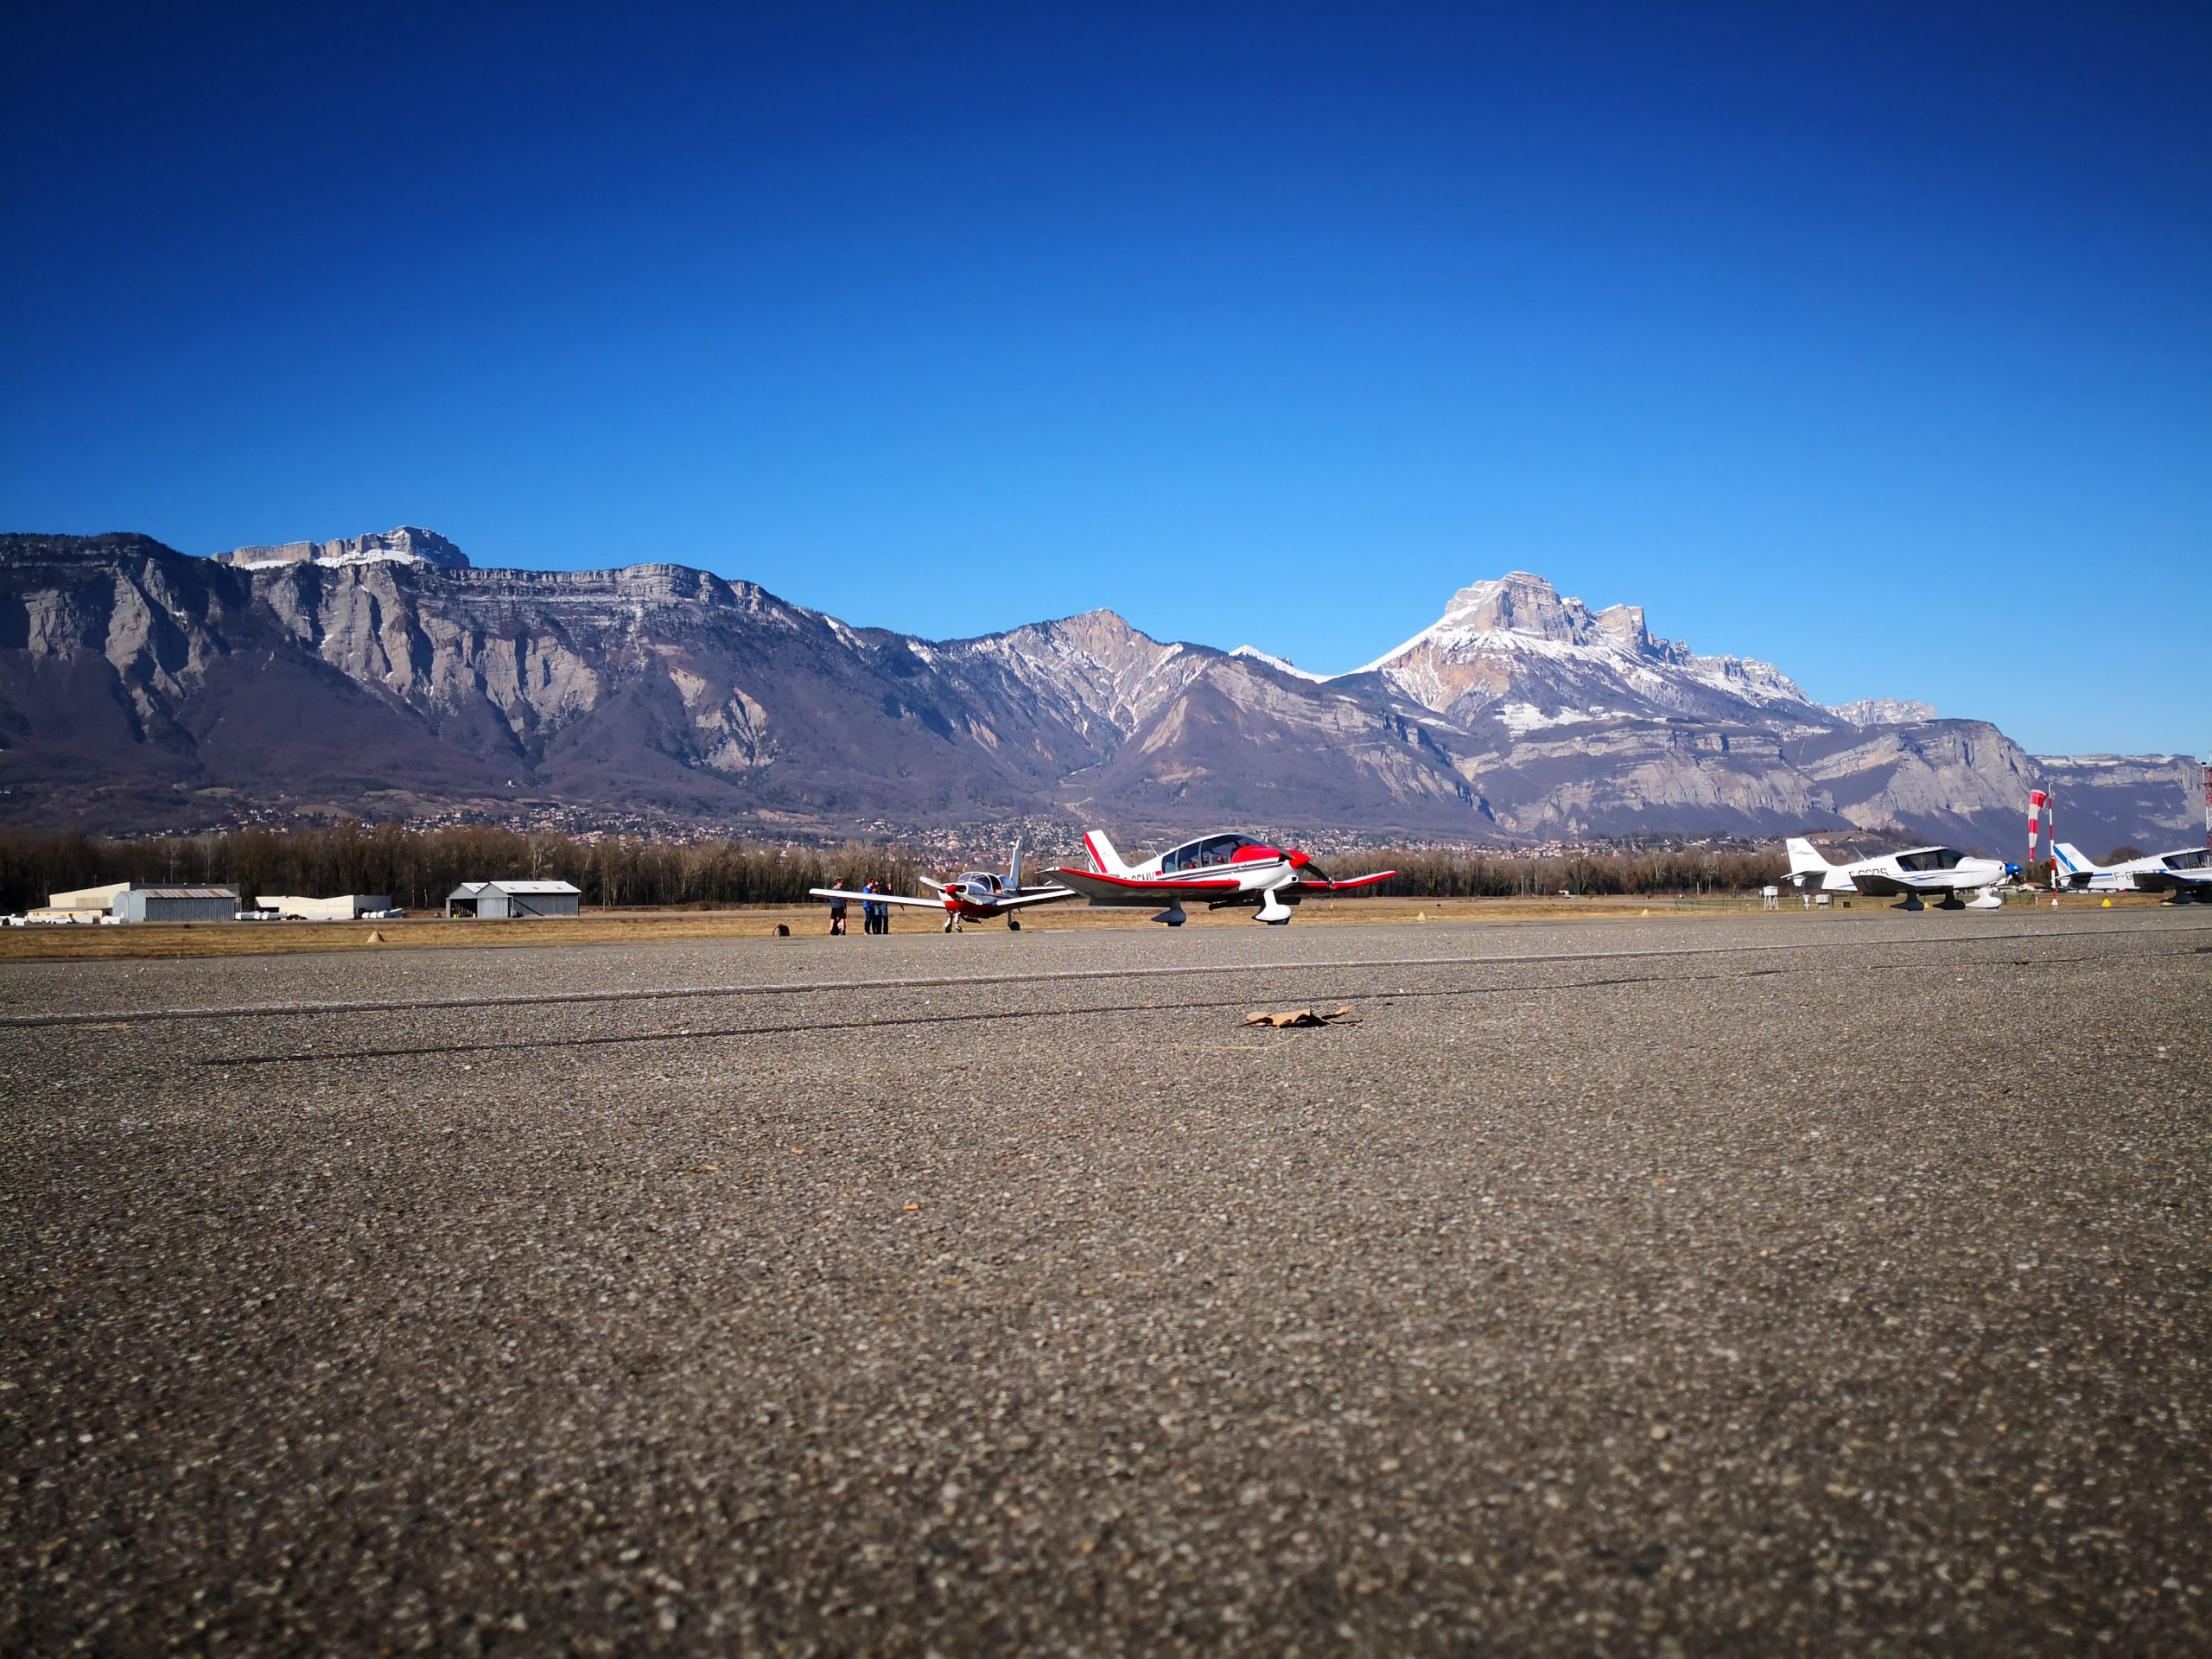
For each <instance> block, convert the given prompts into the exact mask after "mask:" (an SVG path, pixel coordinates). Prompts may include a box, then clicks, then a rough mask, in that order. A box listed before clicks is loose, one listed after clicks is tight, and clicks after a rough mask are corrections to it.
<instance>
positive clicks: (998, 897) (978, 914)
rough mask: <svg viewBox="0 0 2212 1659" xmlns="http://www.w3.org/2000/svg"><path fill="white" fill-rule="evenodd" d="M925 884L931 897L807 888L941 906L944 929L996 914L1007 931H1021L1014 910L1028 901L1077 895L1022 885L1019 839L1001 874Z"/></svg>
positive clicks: (972, 873) (872, 901)
mask: <svg viewBox="0 0 2212 1659" xmlns="http://www.w3.org/2000/svg"><path fill="white" fill-rule="evenodd" d="M920 880H921V883H922V885H923V886H924V887H927V888H929V889H930V890H931V892H932V893H936V895H937V897H936V898H934V899H909V898H907V897H906V895H905V894H903V893H857V892H855V891H854V890H853V889H852V888H850V887H809V888H808V889H807V891H808V892H809V893H812V894H813V895H814V896H815V897H816V898H817V899H853V900H855V901H857V902H859V903H861V904H864V905H911V906H915V907H917V908H918V909H922V910H941V911H943V912H944V931H946V932H948V933H957V932H959V931H961V928H962V926H963V924H965V923H968V922H988V921H990V920H992V919H994V918H997V917H1000V916H1003V917H1005V918H1006V925H1007V931H1009V932H1013V933H1019V932H1020V931H1021V918H1020V917H1019V916H1017V915H1016V914H1014V912H1016V911H1018V910H1020V909H1022V908H1024V907H1025V906H1029V905H1049V904H1051V903H1052V900H1054V899H1072V898H1074V897H1075V896H1076V895H1075V894H1074V893H1071V892H1070V891H1069V890H1068V889H1067V888H1065V887H1023V886H1022V885H1021V843H1020V842H1018V841H1017V842H1014V858H1013V861H1012V863H1011V864H1010V866H1009V867H1008V868H1007V873H1006V874H1004V875H994V874H991V872H989V871H988V870H966V871H963V872H962V873H961V874H958V875H956V876H954V877H953V878H952V879H951V880H950V881H932V880H930V879H929V877H927V876H923V877H921V878H920Z"/></svg>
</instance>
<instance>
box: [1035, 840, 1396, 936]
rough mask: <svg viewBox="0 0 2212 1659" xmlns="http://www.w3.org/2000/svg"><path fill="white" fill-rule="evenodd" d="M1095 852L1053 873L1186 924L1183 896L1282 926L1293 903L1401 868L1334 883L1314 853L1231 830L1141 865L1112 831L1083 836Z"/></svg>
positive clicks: (1099, 895) (1112, 901) (1111, 902)
mask: <svg viewBox="0 0 2212 1659" xmlns="http://www.w3.org/2000/svg"><path fill="white" fill-rule="evenodd" d="M1083 844H1084V849H1085V850H1086V851H1087V852H1089V853H1090V868H1087V869H1073V868H1067V867H1065V866H1064V867H1062V868H1059V869H1056V870H1054V871H1053V872H1052V874H1053V875H1054V876H1055V877H1057V878H1058V880H1059V881H1060V883H1061V884H1062V885H1063V886H1065V887H1071V888H1073V889H1074V890H1075V891H1076V892H1077V893H1081V894H1082V895H1083V896H1084V898H1086V899H1090V902H1091V903H1092V904H1093V905H1094V906H1102V905H1103V906H1122V907H1127V908H1136V907H1141V906H1149V905H1165V906H1166V909H1165V910H1163V911H1161V912H1160V914H1159V915H1157V916H1155V917H1154V918H1152V919H1153V920H1154V921H1155V922H1165V923H1166V924H1167V925H1168V926H1170V927H1180V926H1182V925H1183V924H1184V923H1185V922H1186V921H1188V920H1189V919H1190V918H1189V917H1187V916H1186V915H1185V914H1184V912H1183V901H1184V900H1185V899H1191V900H1193V901H1195V902H1197V903H1199V904H1203V905H1205V906H1206V908H1207V909H1209V910H1223V909H1227V908H1230V907H1231V906H1245V907H1250V908H1254V909H1256V910H1258V912H1260V919H1261V920H1262V921H1263V922H1266V923H1268V925H1270V926H1274V927H1280V926H1281V925H1283V924H1284V923H1285V922H1287V921H1288V920H1289V919H1290V914H1291V906H1294V905H1295V904H1297V903H1298V902H1299V900H1300V899H1306V898H1310V897H1312V896H1313V894H1315V893H1352V892H1356V891H1357V890H1358V889H1359V888H1362V887H1373V886H1375V885H1376V883H1377V882H1379V881H1388V880H1389V879H1390V878H1391V877H1392V876H1394V875H1395V874H1397V872H1396V871H1395V870H1379V871H1377V872H1376V874H1373V875H1363V876H1358V877H1357V878H1355V879H1354V880H1350V881H1332V880H1329V878H1328V877H1327V876H1326V875H1325V874H1323V873H1322V872H1321V870H1320V869H1319V867H1317V866H1316V865H1315V864H1314V862H1313V859H1312V858H1310V857H1308V856H1307V855H1306V854H1304V853H1301V852H1298V851H1295V850H1294V849H1288V848H1282V847H1270V846H1269V845H1268V843H1267V842H1263V841H1259V840H1255V838H1254V837H1252V836H1243V835H1237V834H1236V833H1234V832H1233V831H1224V832H1222V833H1219V834H1216V835H1211V836H1199V837H1198V839H1197V840H1196V841H1186V842H1184V843H1183V844H1182V845H1181V846H1180V847H1177V848H1173V849H1170V850H1169V851H1167V852H1164V853H1162V854H1160V855H1159V856H1158V857H1156V858H1150V859H1147V860H1146V861H1144V862H1143V863H1141V864H1124V863H1123V862H1122V855H1120V854H1119V853H1117V852H1116V851H1115V850H1114V843H1113V842H1110V841H1109V840H1107V839H1106V836H1104V834H1103V832H1101V831H1099V830H1096V829H1093V830H1091V831H1090V832H1089V833H1088V834H1086V835H1085V836H1084V838H1083Z"/></svg>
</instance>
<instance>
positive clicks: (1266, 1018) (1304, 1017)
mask: <svg viewBox="0 0 2212 1659" xmlns="http://www.w3.org/2000/svg"><path fill="white" fill-rule="evenodd" d="M1349 1014H1351V1009H1350V1008H1349V1007H1343V1008H1337V1009H1333V1010H1332V1011H1331V1012H1329V1013H1327V1014H1323V1013H1321V1012H1320V1011H1319V1009H1316V1008H1292V1009H1290V1010H1288V1011H1287V1012H1286V1013H1282V1014H1268V1013H1266V1012H1264V1011H1255V1012H1253V1013H1251V1014H1246V1015H1245V1016H1244V1023H1245V1024H1246V1025H1248V1026H1273V1027H1274V1028H1275V1029H1276V1030H1277V1031H1281V1030H1284V1029H1285V1028H1287V1027H1292V1026H1325V1025H1328V1024H1330V1023H1331V1022H1332V1021H1333V1020H1342V1019H1344V1018H1346V1017H1347V1016H1348V1015H1349Z"/></svg>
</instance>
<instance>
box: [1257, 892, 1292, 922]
mask: <svg viewBox="0 0 2212 1659" xmlns="http://www.w3.org/2000/svg"><path fill="white" fill-rule="evenodd" d="M1260 919H1261V920H1262V921H1263V922H1265V923H1266V924H1267V925H1268V926H1269V927H1281V926H1282V925H1284V924H1285V923H1287V922H1288V921H1289V920H1290V906H1288V905H1286V904H1285V903H1283V901H1282V900H1281V899H1278V898H1277V897H1276V896H1275V895H1274V893H1269V894H1268V896H1267V898H1266V899H1263V900H1262V902H1261V905H1260Z"/></svg>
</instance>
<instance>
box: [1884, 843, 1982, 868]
mask: <svg viewBox="0 0 2212 1659" xmlns="http://www.w3.org/2000/svg"><path fill="white" fill-rule="evenodd" d="M1965 856H1966V855H1965V854H1964V853H1962V852H1960V851H1959V850H1958V849H1955V848H1952V847H1922V848H1918V849H1915V850H1914V851H1912V852H1910V853H1899V854H1898V855H1897V868H1899V869H1901V870H1904V871H1906V872H1908V873H1911V874H1917V873H1919V872H1921V871H1923V870H1955V869H1957V868H1959V861H1960V860H1961V859H1962V858H1964V857H1965Z"/></svg>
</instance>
